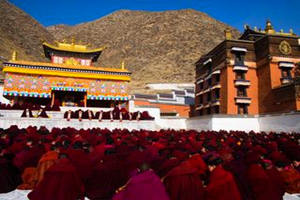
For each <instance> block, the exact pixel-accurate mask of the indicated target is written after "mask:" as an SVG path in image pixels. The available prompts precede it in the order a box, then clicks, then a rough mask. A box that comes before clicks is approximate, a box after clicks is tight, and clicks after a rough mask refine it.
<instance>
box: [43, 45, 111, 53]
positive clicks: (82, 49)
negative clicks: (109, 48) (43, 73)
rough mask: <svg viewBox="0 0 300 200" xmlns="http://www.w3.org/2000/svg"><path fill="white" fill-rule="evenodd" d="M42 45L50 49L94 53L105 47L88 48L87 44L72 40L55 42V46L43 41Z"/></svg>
mask: <svg viewBox="0 0 300 200" xmlns="http://www.w3.org/2000/svg"><path fill="white" fill-rule="evenodd" d="M43 45H44V46H46V47H48V48H50V49H54V50H58V51H69V52H78V53H96V52H100V51H103V50H104V49H105V48H106V47H105V46H103V47H101V48H97V49H88V48H87V45H81V44H75V43H74V42H72V43H71V44H69V43H65V42H57V46H55V45H52V44H49V43H47V42H44V43H43Z"/></svg>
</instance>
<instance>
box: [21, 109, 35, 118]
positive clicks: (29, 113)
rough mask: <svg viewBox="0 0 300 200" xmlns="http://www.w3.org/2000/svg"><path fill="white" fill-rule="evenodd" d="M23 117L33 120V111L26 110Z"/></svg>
mask: <svg viewBox="0 0 300 200" xmlns="http://www.w3.org/2000/svg"><path fill="white" fill-rule="evenodd" d="M21 117H31V118H32V117H33V114H32V111H31V109H29V108H26V109H25V110H24V111H23V113H22V115H21Z"/></svg>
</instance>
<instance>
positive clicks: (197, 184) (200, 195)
mask: <svg viewBox="0 0 300 200" xmlns="http://www.w3.org/2000/svg"><path fill="white" fill-rule="evenodd" d="M206 168H207V167H206V164H205V163H204V162H203V160H202V158H201V156H200V155H199V154H197V155H194V156H192V157H190V158H189V159H188V160H187V161H185V162H183V163H182V164H180V165H179V166H177V167H175V168H173V169H172V170H171V171H170V172H169V173H168V174H167V175H166V177H165V178H164V179H163V180H164V181H163V182H164V185H165V187H166V190H167V192H168V194H169V196H170V199H171V200H199V199H204V188H203V183H202V179H201V175H204V173H205V171H206Z"/></svg>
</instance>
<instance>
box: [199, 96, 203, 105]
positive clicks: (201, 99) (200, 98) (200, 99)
mask: <svg viewBox="0 0 300 200" xmlns="http://www.w3.org/2000/svg"><path fill="white" fill-rule="evenodd" d="M199 103H200V104H203V95H201V96H199Z"/></svg>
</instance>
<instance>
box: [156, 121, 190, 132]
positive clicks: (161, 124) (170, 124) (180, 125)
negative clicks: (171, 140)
mask: <svg viewBox="0 0 300 200" xmlns="http://www.w3.org/2000/svg"><path fill="white" fill-rule="evenodd" d="M155 123H156V125H157V129H175V130H180V129H186V118H160V119H159V120H155Z"/></svg>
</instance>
